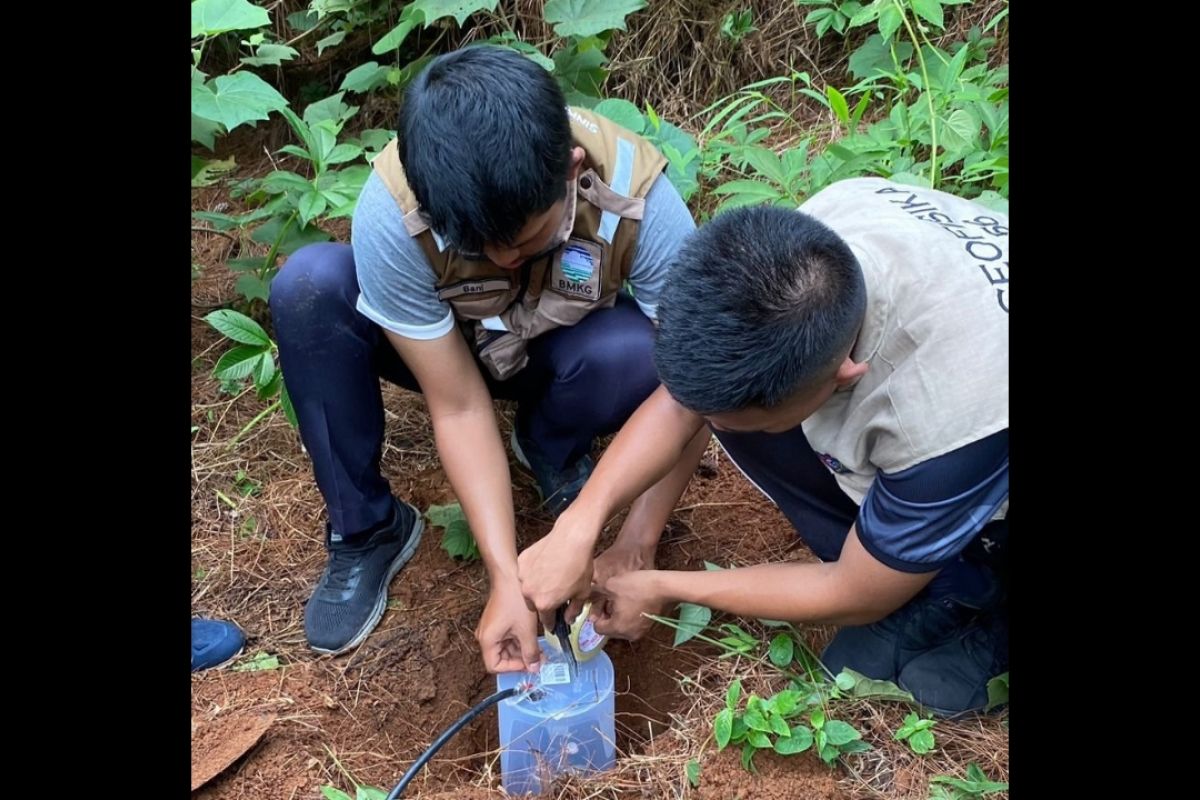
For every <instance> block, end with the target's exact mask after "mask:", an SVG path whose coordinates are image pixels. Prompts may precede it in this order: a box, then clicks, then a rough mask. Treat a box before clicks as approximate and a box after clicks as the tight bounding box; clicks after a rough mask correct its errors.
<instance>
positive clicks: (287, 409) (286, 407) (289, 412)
mask: <svg viewBox="0 0 1200 800" xmlns="http://www.w3.org/2000/svg"><path fill="white" fill-rule="evenodd" d="M279 405H280V407H281V408H282V409H283V416H284V417H286V418H287V421H288V422H289V423H291V426H292V427H293V428H299V427H300V422H299V421H298V420H297V419H296V407H295V406H293V405H292V396H291V395H290V394H288V390H287V384H286V383H284V384H283V390H282V391H281V392H280V393H279Z"/></svg>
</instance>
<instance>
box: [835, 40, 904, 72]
mask: <svg viewBox="0 0 1200 800" xmlns="http://www.w3.org/2000/svg"><path fill="white" fill-rule="evenodd" d="M912 54H913V46H912V45H911V44H909V43H908V42H900V43H898V44H897V45H896V58H897V59H898V60H899V61H900V63H901V64H903V63H905V62H907V61H908V59H909V58H911V57H912ZM849 68H850V74H851V75H853V76H854V77H856V78H860V79H861V78H869V77H871V76H872V75H874V74H875V70H877V69H883V70H891V68H892V55H891V50H890V48H889V47H888V45H887V43H886V42H885V41H884V40H883V38H882V37H881V36H880V35H879V34H877V33H873V34H871V35H870V36H868V37H867V40H866V41H865V42H863V44H862V46H861V47H859V48H858V49H857V50H855V51H854V52H853V53H851V55H850V63H849Z"/></svg>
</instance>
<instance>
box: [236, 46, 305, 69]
mask: <svg viewBox="0 0 1200 800" xmlns="http://www.w3.org/2000/svg"><path fill="white" fill-rule="evenodd" d="M298 55H300V51H298V50H297V49H296V48H294V47H288V46H287V45H286V44H275V43H273V42H268V43H266V44H261V45H259V46H258V49H257V50H255V51H254V55H253V56H247V57H245V58H243V59H242V63H243V64H249V65H250V66H252V67H278V66H279V65H280V64H282V63H283V62H284V61H291V60H292V59H293V58H295V57H296V56H298Z"/></svg>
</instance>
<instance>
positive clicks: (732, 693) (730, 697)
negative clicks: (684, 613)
mask: <svg viewBox="0 0 1200 800" xmlns="http://www.w3.org/2000/svg"><path fill="white" fill-rule="evenodd" d="M701 608H703V606H701ZM741 699H742V679H741V678H738V679H737V680H735V681H734V682H733V683H731V684H729V688H728V689H726V690H725V707H726V708H728V709H729V710H731V711H732V710H733V709H735V708H737V706H738V700H741Z"/></svg>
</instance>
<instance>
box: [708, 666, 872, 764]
mask: <svg viewBox="0 0 1200 800" xmlns="http://www.w3.org/2000/svg"><path fill="white" fill-rule="evenodd" d="M741 695H742V682H741V680H735V681H734V682H733V683H732V684H730V686H729V689H728V690H727V691H726V694H725V708H723V709H721V710H720V711H719V712H717V715H716V717H714V719H713V733H714V735H715V737H716V740H717V749H718V750H724V749H725V748H726V747H727V746H729V745H731V744H732V745H737V744H740V745H741V746H742V766H743V767H745V768H746V769H749V770H753V769H754V754H755V753H756V752H758V751H759V750H767V749H770V750H774V751H775V752H777V753H779V754H780V755H793V754H795V753H803V752H804V751H806V750H808V749H809V748H810V747H813V746H814V745H815V746H816V747H817V752H818V754H819V755H820V757H821V758H822V760H824V761H825V762H826V763H827V764H829V763H832V762H833V761H834V760H835V759H836V758H837V757H838V756H839V755H840V754H842V753H852V752H860V751H862V750H867V749H870V745H867V744H866V743H865V742H863V741H862V734H860V733H859V732H858V730H856V729H855V728H854V726H852V725H850V724H849V723H846V722H842V721H841V720H826V718H825V711H824V709H822V708H819V707H817V708H812V706H813V704H819V703H820V700H821V699H820V696H819V695H815V696H814V695H812V694H808V695H807V696H806V694H805V692H802V691H799V690H797V689H794V688H793V689H785V690H783V691H781V692H778V693H776V694H775V695H773V696H772V697H770V698H769V699H766V700H764V699H762V698H760V697H758V696H757V695H755V694H751V695H750V696H749V697H748V698H747V699H746V705H745V708H744V709H742V708H740V702H739V701H740V698H741ZM806 712H807V713H808V717H807V719H808V722H809V724H810V725H811V726H812V727H809V725H805V724H804V723H803V722H800V723H792V722H790V721H789V720H792V719H794V718H797V717H800V716H802V715H804V714H805V713H806Z"/></svg>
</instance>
